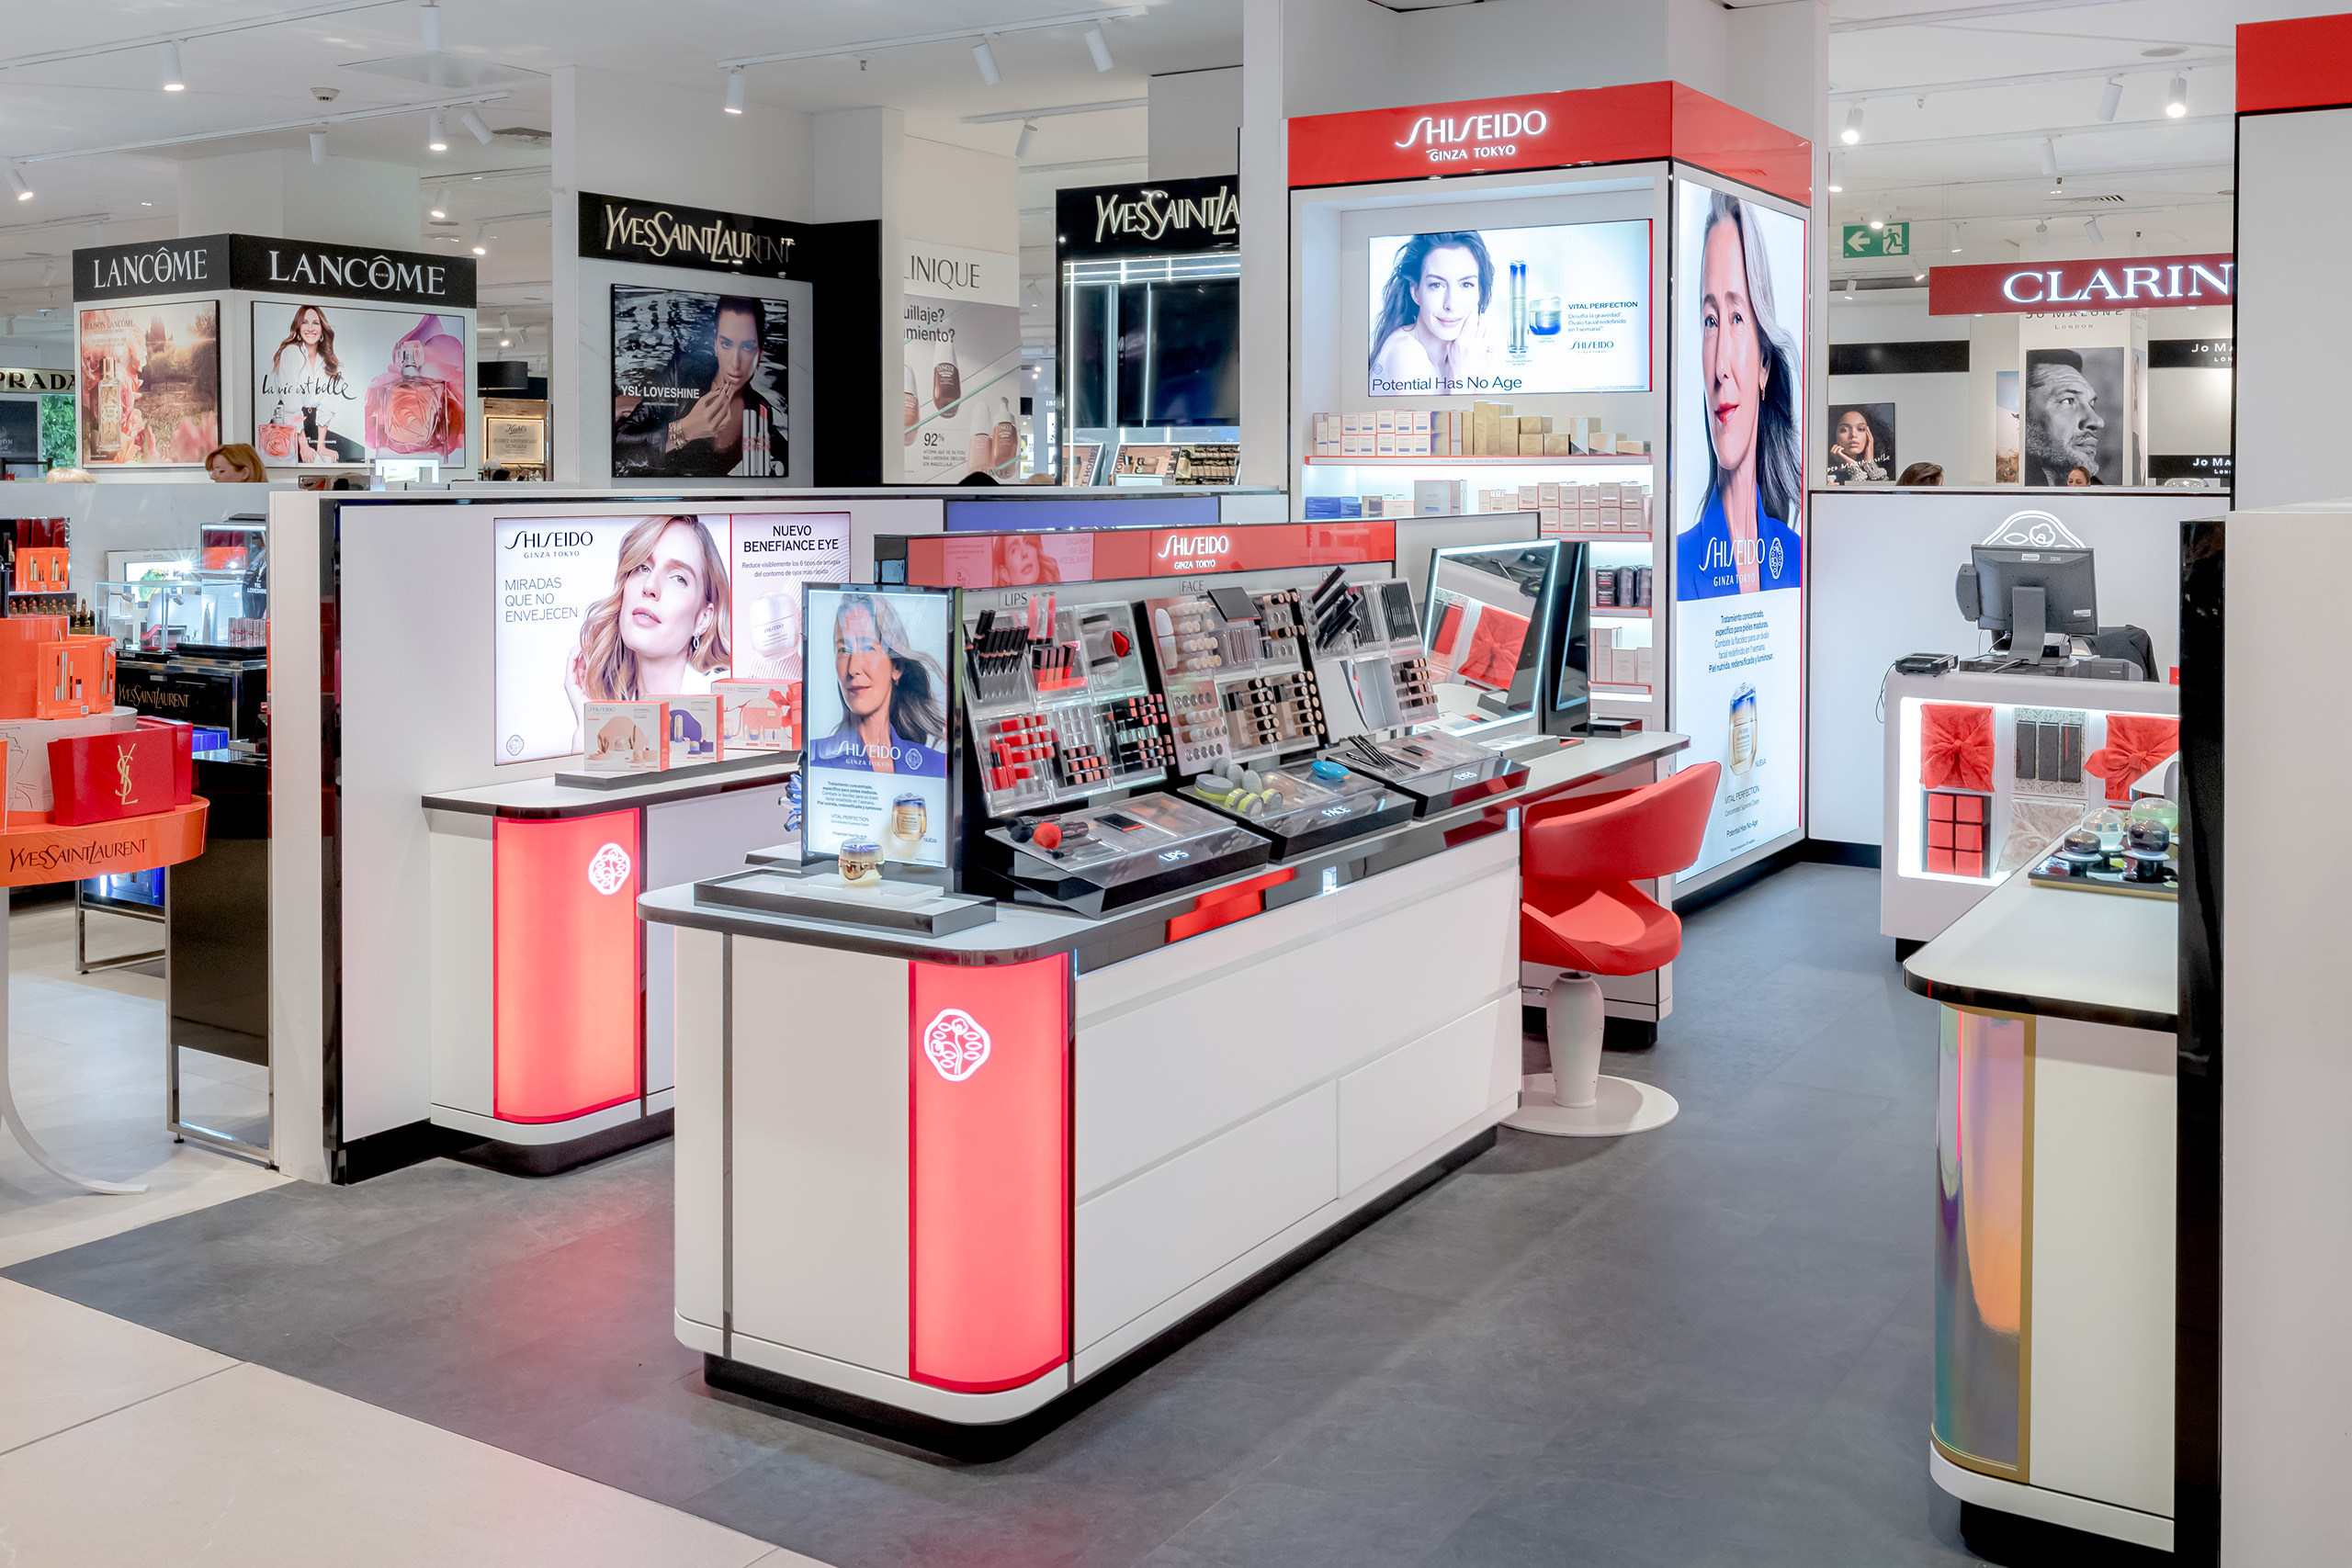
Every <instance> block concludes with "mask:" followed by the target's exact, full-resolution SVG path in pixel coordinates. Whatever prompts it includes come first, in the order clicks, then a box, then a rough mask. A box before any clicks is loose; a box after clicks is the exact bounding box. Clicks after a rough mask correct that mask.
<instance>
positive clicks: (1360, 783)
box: [1183, 762, 1415, 860]
mask: <svg viewBox="0 0 2352 1568" xmlns="http://www.w3.org/2000/svg"><path fill="white" fill-rule="evenodd" d="M1183 793H1184V794H1185V795H1186V796H1188V797H1190V798H1193V799H1196V800H1199V801H1201V802H1202V803H1204V805H1206V806H1208V807H1210V808H1211V809H1212V810H1216V811H1222V812H1224V813H1225V814H1226V815H1227V816H1228V817H1233V818H1238V819H1239V820H1241V821H1244V822H1247V823H1248V824H1250V827H1252V828H1254V829H1257V830H1258V831H1259V832H1261V833H1263V834H1265V835H1266V836H1267V837H1268V838H1270V839H1272V840H1273V842H1274V856H1273V858H1274V859H1276V860H1286V859H1288V858H1289V857H1290V856H1292V855H1295V854H1304V853H1306V852H1308V851H1310V850H1319V849H1321V848H1323V847H1324V846H1326V845H1328V844H1335V843H1338V842H1340V840H1345V839H1353V838H1358V837H1361V836H1362V835H1363V834H1365V833H1373V832H1377V831H1379V830H1380V829H1383V828H1389V827H1394V826H1395V825H1396V824H1397V823H1399V822H1408V821H1410V820H1411V819H1412V818H1413V815H1414V809H1415V807H1414V801H1413V797H1412V796H1410V795H1399V794H1397V792H1396V791H1394V790H1391V789H1388V788H1386V787H1385V786H1384V785H1382V784H1380V783H1379V782H1378V781H1376V780H1374V779H1370V778H1366V777H1364V776H1363V774H1360V773H1350V772H1349V771H1348V770H1347V769H1345V768H1343V767H1340V765H1339V764H1338V763H1336V762H1305V763H1293V764H1290V765H1288V766H1285V767H1272V766H1269V767H1266V768H1245V767H1243V766H1241V765H1240V764H1239V763H1238V762H1237V763H1231V764H1228V765H1227V767H1226V768H1225V769H1223V770H1221V771H1219V772H1217V773H1204V774H1202V775H1201V776H1200V777H1199V778H1197V779H1194V780H1193V782H1192V783H1191V784H1189V785H1187V786H1186V788H1185V790H1184V792H1183Z"/></svg>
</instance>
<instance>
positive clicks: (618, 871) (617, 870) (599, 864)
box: [588, 843, 630, 898]
mask: <svg viewBox="0 0 2352 1568" xmlns="http://www.w3.org/2000/svg"><path fill="white" fill-rule="evenodd" d="M629 871H630V862H629V858H628V851H627V850H625V849H623V848H621V847H620V846H619V845H618V844H614V843H607V844H606V845H605V847H604V848H603V849H600V850H598V851H597V852H595V853H594V854H593V855H591V856H589V857H588V886H591V887H593V888H594V889H595V890H596V891H597V892H599V893H602V894H603V895H604V896H605V897H607V898H609V897H612V896H613V895H614V894H616V893H617V892H619V891H620V890H621V889H622V888H623V887H625V886H628V874H629Z"/></svg>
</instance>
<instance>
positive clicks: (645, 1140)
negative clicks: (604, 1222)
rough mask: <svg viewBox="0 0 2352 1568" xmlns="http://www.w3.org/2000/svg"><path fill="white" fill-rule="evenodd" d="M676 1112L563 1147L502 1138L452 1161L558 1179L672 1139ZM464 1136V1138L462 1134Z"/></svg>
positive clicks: (460, 1152)
mask: <svg viewBox="0 0 2352 1568" xmlns="http://www.w3.org/2000/svg"><path fill="white" fill-rule="evenodd" d="M677 1122H678V1113H677V1112H676V1111H655V1112H654V1113H653V1114H652V1115H650V1116H640V1117H639V1118H638V1119H637V1120H636V1121H634V1122H622V1123H621V1124H620V1125H619V1126H617V1127H607V1128H605V1130H604V1131H603V1132H601V1133H591V1134H588V1135H587V1136H585V1137H582V1138H571V1139H567V1140H566V1141H564V1142H563V1143H560V1144H510V1143H507V1142H505V1141H504V1140H503V1139H500V1138H491V1139H487V1140H485V1141H483V1142H481V1143H479V1144H469V1145H466V1146H465V1147H464V1148H461V1149H452V1150H450V1151H449V1157H450V1158H451V1159H461V1160H464V1161H465V1162H466V1163H467V1164H468V1165H479V1166H483V1167H486V1168H489V1169H491V1170H503V1171H504V1172H505V1173H506V1174H507V1175H509V1176H558V1175H560V1174H562V1173H563V1172H564V1171H567V1170H577V1169H578V1168H580V1167H582V1166H583V1165H593V1164H594V1163H595V1162H596V1161H597V1160H600V1159H606V1158H609V1157H610V1156H614V1155H616V1154H619V1153H620V1152H621V1151H622V1150H623V1149H633V1148H635V1147H637V1146H638V1145H639V1144H650V1143H652V1142H654V1141H655V1140H656V1139H659V1138H666V1137H669V1136H670V1135H671V1134H673V1133H674V1132H676V1131H677ZM458 1135H459V1136H463V1134H458Z"/></svg>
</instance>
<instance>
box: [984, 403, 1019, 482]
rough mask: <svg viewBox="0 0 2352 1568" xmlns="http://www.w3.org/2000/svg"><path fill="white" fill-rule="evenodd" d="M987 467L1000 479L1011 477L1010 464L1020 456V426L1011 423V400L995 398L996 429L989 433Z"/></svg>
mask: <svg viewBox="0 0 2352 1568" xmlns="http://www.w3.org/2000/svg"><path fill="white" fill-rule="evenodd" d="M991 434H992V437H993V439H992V442H991V446H990V449H989V469H990V471H992V472H993V473H994V474H995V475H996V477H997V478H999V479H1011V478H1012V465H1013V464H1014V462H1015V461H1017V460H1018V459H1019V457H1021V428H1020V426H1018V425H1016V424H1014V423H1012V399H1011V398H999V399H998V400H996V429H995V430H994V431H993V432H992V433H991Z"/></svg>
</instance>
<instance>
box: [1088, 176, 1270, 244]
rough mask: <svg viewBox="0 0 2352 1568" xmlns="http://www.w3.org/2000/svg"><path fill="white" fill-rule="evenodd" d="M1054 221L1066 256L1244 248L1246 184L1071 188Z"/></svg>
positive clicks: (1216, 179)
mask: <svg viewBox="0 0 2352 1568" xmlns="http://www.w3.org/2000/svg"><path fill="white" fill-rule="evenodd" d="M1054 220H1055V245H1056V248H1057V251H1058V253H1059V254H1061V255H1062V256H1064V257H1070V256H1091V255H1114V254H1125V255H1132V254H1137V253H1139V252H1140V253H1151V254H1157V253H1163V252H1178V251H1231V250H1238V249H1239V248H1240V246H1241V186H1240V183H1239V182H1238V181H1237V180H1234V179H1231V178H1227V177H1224V176H1212V177H1210V178H1208V179H1199V180H1150V181H1147V182H1146V183H1144V184H1142V185H1127V186H1093V187H1091V188H1088V189H1083V190H1065V191H1062V192H1059V193H1058V194H1057V196H1056V197H1055V199H1054Z"/></svg>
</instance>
